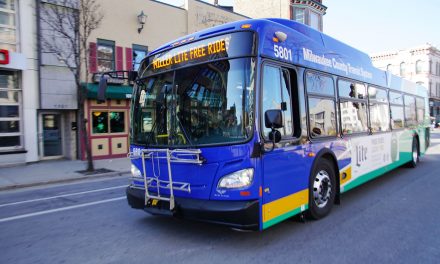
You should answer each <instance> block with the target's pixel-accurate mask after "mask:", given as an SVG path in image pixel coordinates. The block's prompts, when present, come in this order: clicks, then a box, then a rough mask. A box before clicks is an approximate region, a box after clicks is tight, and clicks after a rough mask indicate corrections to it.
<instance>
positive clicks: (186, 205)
mask: <svg viewBox="0 0 440 264" xmlns="http://www.w3.org/2000/svg"><path fill="white" fill-rule="evenodd" d="M126 194H127V201H128V204H129V205H130V206H131V207H132V208H135V209H143V210H145V211H146V212H148V213H150V214H153V215H168V216H175V217H180V218H185V219H191V220H197V221H203V222H210V223H215V224H221V225H227V226H230V227H233V228H238V229H245V230H258V227H259V201H258V200H250V201H214V200H199V199H190V198H181V197H175V204H176V206H175V209H174V210H173V211H170V210H169V203H168V202H165V201H159V202H158V203H157V204H156V206H152V205H151V203H147V205H145V202H144V196H145V191H144V190H140V189H135V188H132V187H130V186H129V187H127V190H126Z"/></svg>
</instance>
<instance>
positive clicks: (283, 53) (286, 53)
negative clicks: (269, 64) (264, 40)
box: [273, 45, 293, 61]
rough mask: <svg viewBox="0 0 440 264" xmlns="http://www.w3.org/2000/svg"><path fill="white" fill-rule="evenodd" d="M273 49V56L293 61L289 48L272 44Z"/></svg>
mask: <svg viewBox="0 0 440 264" xmlns="http://www.w3.org/2000/svg"><path fill="white" fill-rule="evenodd" d="M273 51H274V54H275V57H277V58H281V59H285V60H290V61H293V58H292V50H291V49H288V48H283V47H281V46H278V45H273Z"/></svg>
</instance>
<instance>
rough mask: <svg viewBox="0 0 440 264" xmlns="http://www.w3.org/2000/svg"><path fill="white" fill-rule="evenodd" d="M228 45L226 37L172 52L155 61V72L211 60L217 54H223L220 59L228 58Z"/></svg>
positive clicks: (153, 63) (153, 64) (153, 65)
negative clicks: (205, 59) (183, 64)
mask: <svg viewBox="0 0 440 264" xmlns="http://www.w3.org/2000/svg"><path fill="white" fill-rule="evenodd" d="M228 43H229V39H228V38H226V37H224V38H221V39H216V40H211V41H209V42H207V43H201V44H198V43H197V44H198V45H195V46H190V47H187V48H185V49H177V50H175V51H171V52H170V53H166V54H164V55H163V56H160V57H159V58H155V59H153V62H152V67H153V70H159V69H162V68H169V67H172V66H174V65H176V66H177V65H179V64H182V63H187V62H192V61H196V60H197V61H198V60H203V59H204V58H211V57H212V56H213V55H216V54H222V56H220V57H226V56H227V55H226V54H227V50H228Z"/></svg>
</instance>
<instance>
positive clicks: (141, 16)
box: [137, 11, 147, 34]
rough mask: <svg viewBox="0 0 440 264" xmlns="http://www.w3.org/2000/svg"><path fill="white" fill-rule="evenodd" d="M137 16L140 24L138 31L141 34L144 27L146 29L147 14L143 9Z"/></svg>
mask: <svg viewBox="0 0 440 264" xmlns="http://www.w3.org/2000/svg"><path fill="white" fill-rule="evenodd" d="M137 18H138V24H139V27H138V33H139V34H140V33H141V31H142V29H144V25H145V22H147V15H145V14H144V11H141V13H140V14H139V15H138V16H137Z"/></svg>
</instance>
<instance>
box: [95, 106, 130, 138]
mask: <svg viewBox="0 0 440 264" xmlns="http://www.w3.org/2000/svg"><path fill="white" fill-rule="evenodd" d="M124 132H125V112H108V111H93V112H92V133H93V134H106V133H124Z"/></svg>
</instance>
